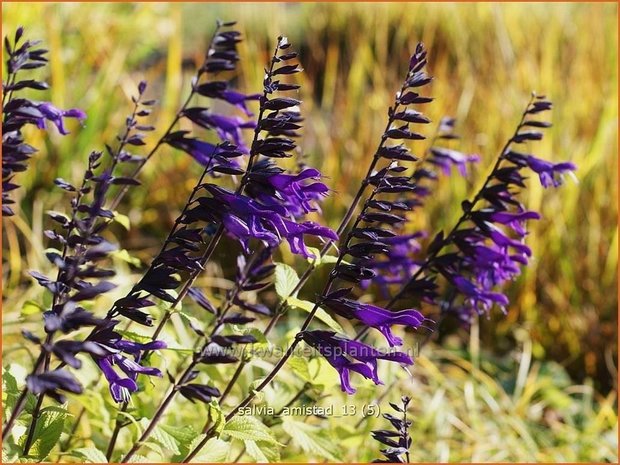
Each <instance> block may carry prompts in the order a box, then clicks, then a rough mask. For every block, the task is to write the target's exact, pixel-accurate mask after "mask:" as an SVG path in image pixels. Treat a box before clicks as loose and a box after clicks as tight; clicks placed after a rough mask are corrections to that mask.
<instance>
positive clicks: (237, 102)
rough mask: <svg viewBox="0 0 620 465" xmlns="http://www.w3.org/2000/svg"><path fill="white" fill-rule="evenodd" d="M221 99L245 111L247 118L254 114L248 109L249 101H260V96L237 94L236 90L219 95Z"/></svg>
mask: <svg viewBox="0 0 620 465" xmlns="http://www.w3.org/2000/svg"><path fill="white" fill-rule="evenodd" d="M219 98H221V99H222V100H225V101H226V102H228V103H230V104H231V105H234V106H236V107H237V108H239V109H240V110H241V111H243V112H244V113H245V114H246V116H252V112H251V111H250V110H249V109H248V107H247V105H246V102H247V101H248V100H258V99H259V98H260V94H251V95H245V94H242V93H241V92H235V91H234V90H225V91H224V92H222V93H221V94H220V95H219Z"/></svg>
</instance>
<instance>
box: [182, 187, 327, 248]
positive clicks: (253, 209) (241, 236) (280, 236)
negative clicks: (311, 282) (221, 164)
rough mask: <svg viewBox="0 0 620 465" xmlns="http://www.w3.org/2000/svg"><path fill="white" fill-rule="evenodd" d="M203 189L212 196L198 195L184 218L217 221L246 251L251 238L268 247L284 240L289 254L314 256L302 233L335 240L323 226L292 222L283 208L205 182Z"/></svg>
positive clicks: (308, 222)
mask: <svg viewBox="0 0 620 465" xmlns="http://www.w3.org/2000/svg"><path fill="white" fill-rule="evenodd" d="M205 189H207V190H208V191H209V192H210V193H211V194H212V197H203V198H200V199H199V200H198V202H199V204H200V206H199V207H197V208H195V209H193V210H191V211H190V212H188V217H189V218H192V219H193V218H197V217H198V218H202V219H204V220H206V221H214V222H221V223H222V224H223V225H224V227H225V229H226V232H227V233H228V234H229V235H230V236H231V237H234V238H235V239H237V240H239V242H240V243H241V244H242V245H243V247H244V249H245V250H246V251H249V250H250V249H249V247H250V245H249V244H250V240H252V239H257V240H260V241H263V242H264V243H266V244H267V245H269V246H271V247H274V246H276V245H278V244H279V243H280V242H281V241H283V240H286V241H287V242H288V243H289V246H290V248H291V251H292V252H293V253H295V254H300V255H302V256H304V257H306V258H314V255H313V254H312V253H311V252H310V251H309V250H308V248H307V247H306V246H305V243H304V236H305V235H312V236H318V237H322V238H324V239H332V240H335V239H337V236H336V234H335V233H334V232H333V231H332V230H330V229H329V228H327V227H324V226H320V225H318V224H316V223H313V222H310V221H306V222H303V223H296V222H294V221H291V220H288V219H286V217H287V210H286V209H285V208H284V207H282V206H275V205H274V206H270V207H268V206H264V205H261V204H260V203H258V202H257V201H255V200H252V199H250V198H248V197H245V196H244V195H241V194H236V193H234V192H231V191H228V190H226V189H224V188H222V187H219V186H214V185H208V186H205Z"/></svg>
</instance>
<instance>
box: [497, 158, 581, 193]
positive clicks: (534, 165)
mask: <svg viewBox="0 0 620 465" xmlns="http://www.w3.org/2000/svg"><path fill="white" fill-rule="evenodd" d="M506 158H508V160H510V161H511V162H513V163H515V164H516V165H518V166H527V167H528V168H530V169H531V170H532V171H534V172H535V173H536V174H538V177H539V178H540V184H541V185H542V186H543V187H545V188H547V187H551V186H553V187H558V186H560V185H562V182H563V180H564V174H566V173H572V172H573V171H575V170H576V169H577V166H576V165H575V164H574V163H571V162H559V163H552V162H550V161H547V160H542V159H540V158H537V157H535V156H534V155H527V154H523V153H519V152H515V151H510V152H508V153H507V154H506Z"/></svg>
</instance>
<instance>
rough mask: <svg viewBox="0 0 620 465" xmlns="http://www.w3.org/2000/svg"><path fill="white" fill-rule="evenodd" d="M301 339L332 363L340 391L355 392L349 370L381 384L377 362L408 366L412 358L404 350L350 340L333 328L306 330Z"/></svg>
mask: <svg viewBox="0 0 620 465" xmlns="http://www.w3.org/2000/svg"><path fill="white" fill-rule="evenodd" d="M302 339H303V340H304V341H305V342H306V343H307V344H308V345H310V346H311V347H313V348H315V349H316V350H318V351H319V353H320V354H321V355H322V356H323V357H325V360H327V361H328V362H329V364H330V365H331V366H333V367H334V368H335V369H336V370H338V373H339V375H340V384H341V386H342V390H343V392H346V393H347V394H354V393H355V389H354V388H353V387H352V386H351V382H350V379H349V375H350V373H351V372H352V371H354V372H355V373H358V374H360V375H362V376H363V377H364V378H366V379H369V380H371V381H373V382H374V383H375V384H383V383H382V382H381V380H380V379H379V375H378V373H377V361H378V360H387V361H389V362H395V363H401V364H404V365H411V364H412V363H413V360H412V359H411V357H409V356H408V355H407V354H405V353H403V352H388V353H383V352H381V351H380V350H378V349H376V348H374V347H372V346H370V345H368V344H364V343H363V342H359V341H352V340H351V339H348V338H347V337H344V336H341V335H338V334H336V333H334V332H333V331H322V330H314V331H305V332H304V333H302Z"/></svg>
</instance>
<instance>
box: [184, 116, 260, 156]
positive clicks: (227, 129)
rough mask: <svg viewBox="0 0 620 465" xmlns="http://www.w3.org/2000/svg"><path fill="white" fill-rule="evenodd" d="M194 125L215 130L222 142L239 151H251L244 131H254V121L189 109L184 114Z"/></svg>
mask: <svg viewBox="0 0 620 465" xmlns="http://www.w3.org/2000/svg"><path fill="white" fill-rule="evenodd" d="M184 114H185V116H187V117H188V118H189V119H190V120H192V121H193V122H194V123H196V124H198V125H199V126H202V127H204V128H207V129H214V130H215V132H217V135H218V137H219V138H220V139H222V140H228V141H230V142H232V143H233V144H235V145H236V146H237V147H238V148H239V150H241V151H243V152H244V153H248V152H249V149H248V147H247V146H246V145H245V144H244V142H243V135H242V133H241V130H242V129H254V128H255V127H256V123H255V122H254V121H244V120H243V118H240V117H238V116H224V115H218V114H216V113H212V112H210V111H209V110H208V109H206V108H189V109H187V110H185V112H184Z"/></svg>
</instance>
